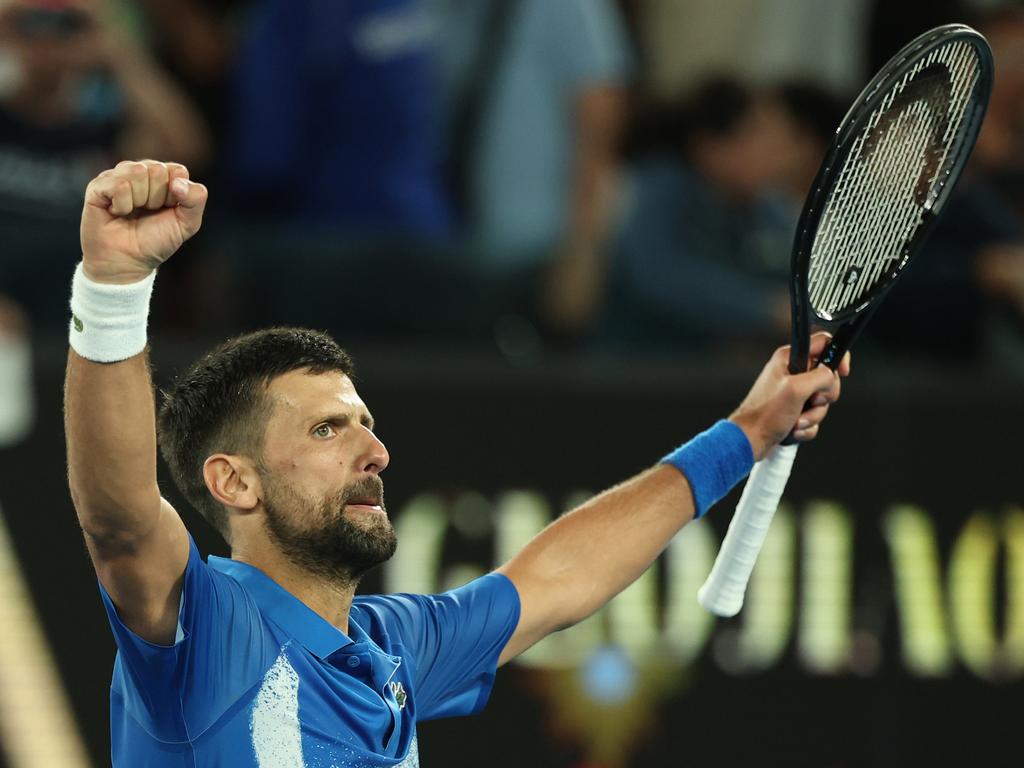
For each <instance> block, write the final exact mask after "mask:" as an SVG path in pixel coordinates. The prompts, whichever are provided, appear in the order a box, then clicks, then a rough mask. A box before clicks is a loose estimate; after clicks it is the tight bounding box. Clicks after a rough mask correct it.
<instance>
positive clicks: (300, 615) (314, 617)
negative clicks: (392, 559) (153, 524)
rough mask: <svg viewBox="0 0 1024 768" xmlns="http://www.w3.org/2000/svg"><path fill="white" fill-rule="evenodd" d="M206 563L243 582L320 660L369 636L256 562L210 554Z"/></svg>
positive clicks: (266, 610) (264, 609) (266, 611)
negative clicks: (320, 609) (340, 623)
mask: <svg viewBox="0 0 1024 768" xmlns="http://www.w3.org/2000/svg"><path fill="white" fill-rule="evenodd" d="M207 563H208V564H209V566H210V567H211V568H213V569H214V570H215V571H220V572H221V573H224V574H226V575H228V576H230V577H231V578H233V579H234V580H235V581H237V582H238V583H239V584H241V585H242V588H243V589H245V591H246V592H248V593H249V595H250V596H251V597H252V599H253V600H255V601H256V605H258V606H259V608H260V612H261V613H262V614H263V615H264V616H266V617H267V618H268V619H270V620H271V621H273V622H274V623H275V624H277V625H278V626H279V627H281V629H283V630H285V631H286V632H287V633H288V634H290V635H291V636H292V637H294V638H295V639H296V640H298V641H299V642H300V643H302V645H303V646H304V647H305V648H306V649H307V650H309V651H310V652H311V653H312V654H314V655H315V656H316V657H317V658H319V659H320V660H321V661H323V660H325V659H326V658H327V657H328V656H330V655H331V654H332V653H334V652H335V651H338V650H340V649H341V648H344V647H346V646H348V645H352V644H353V643H356V642H358V641H361V640H365V639H366V637H365V632H363V630H362V629H361V628H360V627H358V626H357V625H355V624H354V623H353V622H352V621H351V618H350V619H349V631H350V632H351V633H352V637H349V636H348V635H346V634H345V633H344V632H342V631H341V630H340V629H338V628H337V627H335V626H334V625H332V624H331V623H330V622H328V621H327V620H326V619H324V618H323V617H322V616H320V615H319V614H317V613H316V612H315V611H314V610H313V609H311V608H310V607H309V606H308V605H306V604H305V603H303V602H302V601H301V600H299V598H297V597H296V596H295V595H293V594H292V593H291V592H289V591H288V590H286V589H285V588H284V587H282V586H281V585H280V584H278V583H277V582H276V581H274V580H273V579H272V578H270V577H269V576H267V574H265V573H264V572H263V571H261V570H260V569H259V568H256V567H255V566H252V565H249V564H248V563H241V562H239V561H237V560H230V559H228V558H226V557H216V556H215V555H210V556H209V557H208V558H207Z"/></svg>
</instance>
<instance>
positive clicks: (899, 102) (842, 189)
mask: <svg viewBox="0 0 1024 768" xmlns="http://www.w3.org/2000/svg"><path fill="white" fill-rule="evenodd" d="M992 78H993V63H992V51H991V49H990V48H989V45H988V42H987V41H986V40H985V38H984V37H983V36H982V35H981V34H980V33H978V32H976V31H975V30H973V29H971V28H970V27H968V26H966V25H964V24H947V25H944V26H941V27H937V28H935V29H932V30H930V31H928V32H926V33H924V34H922V35H920V36H919V37H917V38H915V39H914V40H912V41H911V42H910V43H908V44H907V45H906V46H904V47H903V48H902V49H901V50H900V51H899V53H897V54H896V55H895V56H894V57H893V58H892V59H891V60H890V61H889V62H888V63H887V64H886V65H885V66H884V67H882V69H881V70H879V72H878V73H877V74H876V75H875V76H874V77H873V78H872V79H871V81H870V82H869V83H868V84H867V86H865V87H864V89H863V90H862V91H861V93H860V95H859V96H858V97H857V99H856V100H855V101H854V103H853V105H852V106H851V107H850V110H849V111H848V112H847V114H846V116H845V117H844V118H843V120H842V122H841V123H840V125H839V128H838V129H837V130H836V134H835V137H834V139H833V141H832V144H831V146H830V147H829V149H828V151H827V152H826V155H825V159H824V160H823V162H822V164H821V167H820V168H819V170H818V174H817V176H816V177H815V180H814V183H813V185H812V187H811V191H810V193H809V194H808V197H807V200H806V202H805V204H804V208H803V211H802V212H801V215H800V220H799V223H798V225H797V231H796V236H795V238H794V243H793V261H792V271H791V279H790V297H791V300H792V302H791V305H792V312H793V340H792V352H791V357H790V370H791V371H792V372H793V373H797V372H800V371H805V370H807V364H808V354H809V352H808V348H809V344H810V326H811V323H812V320H813V321H814V322H815V324H818V325H824V326H831V325H839V326H840V328H839V330H838V331H837V332H836V336H835V339H834V340H833V343H832V345H830V349H829V351H828V352H827V354H826V356H825V357H823V359H822V362H823V363H826V364H828V365H831V366H833V367H835V365H838V362H839V360H840V359H841V358H842V354H843V352H845V351H846V349H848V348H849V346H850V344H852V342H853V340H854V338H855V337H856V335H857V333H858V332H859V330H860V328H862V327H863V324H864V323H865V322H866V319H867V317H868V316H869V315H870V312H871V309H872V308H873V307H875V306H877V304H878V302H879V301H880V300H881V299H882V297H883V296H884V295H885V293H886V292H887V291H888V290H889V288H891V287H892V284H893V282H894V281H895V280H896V279H897V278H898V277H899V276H900V275H901V274H902V273H903V271H904V270H905V268H906V266H907V264H908V263H909V262H910V259H911V257H912V256H913V255H914V253H915V252H917V251H918V250H919V249H920V247H921V245H922V244H923V243H924V241H925V239H926V238H927V236H928V234H929V233H930V232H931V230H932V229H933V228H934V226H935V223H936V222H937V220H938V217H939V215H940V214H941V213H942V210H943V207H944V206H945V204H946V201H947V200H948V199H949V195H950V193H951V192H952V190H953V188H954V186H955V185H956V182H957V180H958V179H959V178H960V175H961V173H962V172H963V169H964V166H965V165H966V163H967V160H968V158H969V157H970V154H971V150H972V149H973V148H974V144H975V142H976V141H977V138H978V133H979V131H980V130H981V124H982V121H983V120H984V116H985V110H986V108H987V107H988V100H989V96H990V94H991V92H992Z"/></svg>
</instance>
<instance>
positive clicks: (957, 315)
mask: <svg viewBox="0 0 1024 768" xmlns="http://www.w3.org/2000/svg"><path fill="white" fill-rule="evenodd" d="M958 8H959V10H957V9H958ZM932 10H933V11H934V12H935V13H937V14H939V15H936V16H934V17H926V20H927V18H931V20H932V21H933V22H935V23H939V22H943V21H957V20H963V15H962V14H963V9H962V8H961V7H960V4H958V3H948V2H947V3H945V4H940V7H939V8H936V9H932ZM878 15H879V16H883V17H886V18H887V13H883V12H882V11H881V9H879V10H878ZM907 23H908V25H909V26H906V28H905V30H904V32H905V35H904V36H905V37H906V40H904V42H907V41H909V39H910V38H912V37H913V36H914V35H915V34H918V33H920V32H923V31H925V29H926V28H927V26H930V24H925V25H924V26H922V22H921V21H920V19H918V20H916V21H909V20H908V22H907ZM974 23H975V24H976V26H977V27H978V29H979V31H981V32H982V33H983V34H984V35H985V36H986V37H987V38H988V39H989V42H990V43H991V44H992V48H993V53H994V56H995V63H996V77H995V82H994V86H993V92H992V98H991V101H990V103H989V109H988V112H987V114H986V117H985V124H984V127H983V129H982V132H981V135H980V136H979V140H978V144H977V147H976V148H975V151H974V154H973V156H972V158H971V162H970V165H969V166H968V168H967V172H966V173H965V174H964V177H963V178H962V179H961V181H960V184H959V185H958V187H957V189H956V191H955V192H954V193H953V195H952V197H951V198H950V201H949V203H948V204H947V207H946V212H945V214H944V215H943V217H942V219H941V220H940V221H939V224H938V226H937V227H936V229H935V232H934V233H933V234H932V235H931V237H930V238H929V240H928V243H927V245H926V247H925V250H924V251H923V252H922V253H921V254H920V255H919V256H918V257H917V258H915V259H914V261H913V262H911V264H910V265H909V267H908V269H907V274H906V276H905V277H904V278H903V279H902V280H901V281H900V283H898V284H897V286H896V287H895V289H894V291H893V292H894V294H895V298H894V300H893V301H889V302H886V304H884V305H883V306H882V308H881V310H880V311H879V313H878V316H877V317H876V318H875V319H874V320H873V321H872V324H871V326H870V327H869V334H870V336H871V337H872V338H873V339H874V340H875V341H876V342H877V343H878V344H879V345H880V346H882V347H884V348H887V349H889V350H891V351H893V352H896V353H898V354H900V355H908V354H914V355H919V356H931V357H934V358H936V359H942V358H944V359H948V358H950V357H960V358H965V359H972V360H977V359H980V358H982V357H985V356H988V357H989V358H990V359H991V361H992V362H994V363H996V364H997V365H999V366H1000V368H1001V369H1003V370H1006V369H1007V368H1014V369H1016V370H1017V371H1018V373H1024V239H1022V238H1024V227H1022V218H1021V215H1022V208H1021V204H1022V201H1024V196H1022V195H1021V192H1020V185H1021V181H1022V176H1024V107H1022V99H1024V58H1022V56H1021V51H1022V50H1024V11H1022V10H1021V9H1020V8H1019V7H1016V8H1015V7H1007V8H1003V9H997V10H995V11H993V12H990V13H988V14H984V15H982V16H981V17H980V18H978V19H977V20H975V22H974ZM888 47H889V48H892V49H893V50H891V51H890V53H895V50H896V49H898V47H899V45H897V44H896V43H895V42H893V43H892V44H891V45H889V46H888Z"/></svg>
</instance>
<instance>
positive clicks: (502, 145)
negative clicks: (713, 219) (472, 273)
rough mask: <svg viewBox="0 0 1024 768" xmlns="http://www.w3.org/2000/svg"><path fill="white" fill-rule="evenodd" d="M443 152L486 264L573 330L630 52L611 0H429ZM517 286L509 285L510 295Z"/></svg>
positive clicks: (586, 290) (592, 273) (595, 248)
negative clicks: (438, 30) (445, 137)
mask: <svg viewBox="0 0 1024 768" xmlns="http://www.w3.org/2000/svg"><path fill="white" fill-rule="evenodd" d="M439 4H440V7H441V8H442V12H441V15H440V17H439V18H440V20H441V26H442V28H443V30H444V35H445V38H444V58H443V66H444V74H445V83H446V89H447V93H448V101H449V108H448V113H449V116H450V119H449V145H450V146H451V147H452V151H451V153H450V163H451V167H452V178H453V183H454V187H455V194H456V198H457V199H458V200H459V201H460V203H461V206H460V208H461V213H462V217H463V222H464V227H465V231H466V233H467V235H468V239H469V241H470V244H471V246H470V247H471V248H472V249H473V250H474V252H475V254H476V263H477V264H478V265H479V267H480V268H481V269H482V271H483V273H484V275H485V276H486V277H489V278H490V279H491V280H494V281H497V282H498V283H500V284H501V285H503V286H505V288H506V290H507V292H508V294H509V295H510V296H511V298H512V304H516V303H518V304H519V305H520V306H519V308H520V309H524V310H526V311H530V310H532V309H536V308H537V307H536V306H531V305H536V302H537V301H538V299H539V301H540V307H539V309H540V314H541V315H542V317H543V318H544V320H545V321H546V323H547V324H549V325H550V326H552V327H554V328H555V329H557V330H561V331H565V332H568V333H573V332H575V331H577V330H578V329H579V328H581V327H582V326H585V325H586V324H587V323H588V322H589V320H590V318H591V317H592V316H593V314H594V313H595V311H596V309H597V303H598V301H599V298H600V295H601V291H602V286H603V278H604V273H605V267H604V264H603V263H602V258H601V257H602V250H603V243H604V240H605V237H606V234H607V229H608V212H609V205H608V202H609V200H608V198H609V187H610V186H611V184H612V180H613V176H614V171H615V165H616V163H615V152H614V149H615V146H616V143H617V138H618V133H619V126H620V122H621V118H622V114H623V107H624V99H623V96H624V90H623V89H624V86H625V83H626V81H627V79H628V77H629V72H630V67H631V63H630V62H631V54H630V51H629V46H628V41H627V38H626V31H625V28H624V27H623V24H622V20H621V18H620V17H619V14H618V12H617V10H616V8H615V7H614V5H613V4H612V3H611V2H610V0H562V1H561V2H550V0H439ZM516 294H518V295H516Z"/></svg>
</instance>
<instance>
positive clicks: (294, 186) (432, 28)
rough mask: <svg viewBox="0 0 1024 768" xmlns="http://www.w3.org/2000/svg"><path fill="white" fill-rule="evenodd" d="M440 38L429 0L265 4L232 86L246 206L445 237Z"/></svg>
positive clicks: (349, 229)
mask: <svg viewBox="0 0 1024 768" xmlns="http://www.w3.org/2000/svg"><path fill="white" fill-rule="evenodd" d="M436 34H437V28H436V24H435V22H434V20H433V18H432V16H431V15H430V13H429V12H428V8H427V6H426V3H425V2H424V0H351V1H350V2H344V3H332V2H318V1H317V0H262V2H257V3H256V7H255V8H254V10H253V14H252V16H251V19H250V23H249V25H248V26H247V27H246V28H245V30H244V32H243V39H242V41H241V44H240V52H239V60H238V66H237V76H236V81H235V96H234V120H233V123H234V125H233V128H232V133H231V142H230V145H231V152H232V158H231V174H232V181H233V194H234V196H235V198H236V204H237V206H238V208H239V212H240V213H242V214H244V215H246V216H250V217H260V216H263V215H265V214H273V215H274V216H275V217H278V218H280V219H283V220H285V221H288V222H291V223H296V224H304V225H309V224H313V225H318V226H320V227H323V228H329V229H331V230H332V231H334V232H335V233H338V234H345V235H348V236H349V237H366V236H369V237H373V236H380V235H386V236H388V237H392V238H397V237H402V236H405V237H420V238H443V237H447V236H448V235H449V234H450V231H451V215H450V210H449V205H448V200H447V197H446V193H445V189H444V180H443V173H442V168H441V164H440V161H439V146H440V140H439V136H438V131H439V127H440V112H439V110H440V92H439V87H440V86H439V83H438V78H437V73H436V59H435V55H436V45H437V38H436Z"/></svg>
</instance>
